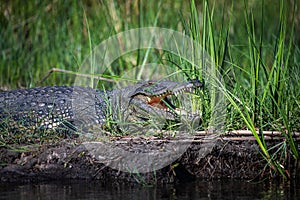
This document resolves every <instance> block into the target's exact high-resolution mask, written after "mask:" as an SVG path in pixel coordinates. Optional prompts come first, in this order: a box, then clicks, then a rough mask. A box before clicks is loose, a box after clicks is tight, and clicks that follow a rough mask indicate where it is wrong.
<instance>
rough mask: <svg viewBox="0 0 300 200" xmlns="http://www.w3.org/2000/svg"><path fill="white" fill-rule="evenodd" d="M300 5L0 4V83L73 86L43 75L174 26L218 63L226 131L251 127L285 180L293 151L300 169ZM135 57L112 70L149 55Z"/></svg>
mask: <svg viewBox="0 0 300 200" xmlns="http://www.w3.org/2000/svg"><path fill="white" fill-rule="evenodd" d="M298 6H299V5H298V4H297V1H287V2H286V1H283V0H281V1H278V2H277V1H276V3H274V1H271V0H265V1H258V0H249V1H225V0H224V1H192V0H191V1H180V0H175V1H142V0H128V1H120V0H115V1H96V0H89V1H56V0H53V1H21V0H16V1H6V2H2V3H1V4H0V24H1V29H0V38H1V40H0V50H1V55H0V56H1V59H0V87H1V89H3V90H8V89H15V88H23V87H25V88H27V87H34V86H39V85H72V83H73V81H74V75H72V74H68V73H61V72H56V73H52V74H51V75H50V76H49V77H47V78H46V79H45V80H43V77H44V76H45V75H46V74H47V72H48V71H49V70H50V69H51V68H59V69H64V70H69V71H73V72H76V71H77V70H78V68H79V66H80V65H81V64H82V62H83V60H84V58H85V57H86V56H88V55H89V53H90V52H91V50H92V49H93V48H94V47H95V46H97V45H98V44H99V43H100V42H101V41H103V40H105V39H107V38H108V37H109V36H111V35H114V34H116V33H119V32H122V31H125V30H129V29H132V28H139V27H148V26H158V27H164V28H169V29H173V30H177V31H179V32H182V33H185V34H187V35H189V36H190V37H192V38H193V39H194V40H195V41H197V42H199V43H200V44H201V45H202V46H203V47H204V48H205V50H206V51H207V52H208V53H209V55H210V56H211V57H212V58H213V59H214V61H215V63H216V66H217V70H218V71H219V72H220V73H221V75H222V77H223V79H224V81H225V88H226V89H223V92H224V94H225V96H226V98H227V100H228V107H227V122H226V128H227V130H236V129H249V130H251V131H252V133H253V134H254V136H255V137H256V139H257V141H258V143H259V145H260V147H261V149H262V152H263V156H264V157H265V158H266V159H268V160H270V163H271V164H272V165H273V166H275V169H277V170H278V172H280V173H281V174H282V175H284V176H286V175H287V174H286V173H285V172H284V169H283V168H281V166H282V165H281V162H284V160H285V156H286V152H287V151H291V152H292V155H293V157H294V159H295V160H297V161H298V162H299V163H300V158H299V152H298V148H297V144H296V141H295V140H294V139H293V138H292V135H293V133H294V132H297V131H298V132H299V131H300V100H299V99H300V90H299V88H300V79H299V77H300V66H299V61H300V51H299V42H300V40H299V39H300V38H299V36H298V35H297V34H295V33H297V32H298V31H299V24H300V23H299V21H300V12H299V10H298ZM133 55H135V59H134V60H131V61H129V62H127V63H125V61H124V62H123V61H120V62H119V63H115V65H114V66H115V68H116V72H119V73H123V71H124V70H126V69H128V68H129V67H130V66H135V65H140V64H141V63H142V62H143V56H145V51H141V52H138V53H133ZM165 58H170V57H168V56H166V57H165ZM170 59H172V58H170ZM162 60H164V59H157V62H158V63H162V62H163V61H162ZM127 61H128V60H127ZM169 64H170V63H169ZM42 80H43V81H42ZM41 81H42V82H41ZM256 130H259V132H260V134H257V133H256ZM264 130H276V131H280V132H281V133H282V134H283V136H284V137H285V140H284V141H283V142H282V144H281V145H280V146H277V147H274V148H276V149H277V150H276V151H275V152H276V154H273V155H270V154H269V149H268V148H267V147H266V144H265V142H264V140H263V137H262V134H263V131H264Z"/></svg>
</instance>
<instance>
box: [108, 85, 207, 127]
mask: <svg viewBox="0 0 300 200" xmlns="http://www.w3.org/2000/svg"><path fill="white" fill-rule="evenodd" d="M202 86H203V83H202V82H200V81H199V80H192V81H187V82H173V81H169V80H162V81H145V82H139V83H137V84H136V85H134V86H129V87H126V88H123V89H121V90H119V91H118V92H117V93H118V95H116V94H115V95H113V96H119V97H120V98H119V100H118V103H113V104H112V105H118V106H116V107H113V110H114V111H115V112H114V114H113V115H114V116H115V117H114V118H115V119H116V116H117V123H118V125H120V124H122V123H123V124H125V126H127V125H129V124H130V125H134V126H139V127H145V126H146V125H147V124H149V123H153V122H154V124H156V125H158V124H160V125H161V124H164V123H165V122H166V121H174V122H180V121H181V120H182V119H186V120H187V121H188V120H191V121H192V120H194V119H195V118H197V117H198V118H199V115H196V114H195V113H191V111H189V110H188V109H186V107H185V106H187V105H183V104H181V103H180V102H179V99H178V98H179V97H178V96H180V95H181V94H183V93H194V92H195V90H196V89H198V88H201V87H202ZM190 106H191V105H189V106H187V107H190ZM116 112H117V113H116ZM120 121H121V122H120Z"/></svg>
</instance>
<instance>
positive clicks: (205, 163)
mask: <svg viewBox="0 0 300 200" xmlns="http://www.w3.org/2000/svg"><path fill="white" fill-rule="evenodd" d="M177 139H178V138H177ZM299 139H300V138H299V135H297V134H295V140H297V141H298V140H299ZM173 140H174V139H173ZM178 141H181V142H182V143H183V142H189V145H188V147H187V149H186V151H185V152H184V153H183V154H182V155H181V156H180V157H179V158H178V159H176V160H175V161H174V162H173V163H170V164H169V165H167V166H165V167H164V168H162V169H159V170H156V171H155V172H147V173H134V171H129V172H123V171H121V170H116V169H112V168H111V167H109V166H107V164H106V165H105V164H103V162H101V161H100V160H99V159H97V156H95V154H92V153H91V151H90V150H89V149H88V148H87V146H86V145H82V144H81V143H80V142H79V141H78V140H72V139H63V140H61V141H59V142H55V143H52V142H44V143H43V144H39V145H27V146H22V147H20V146H19V145H15V146H14V145H11V146H10V147H7V146H6V147H0V160H1V166H0V177H1V178H0V179H1V182H35V181H45V180H64V179H76V180H77V179H87V180H100V181H103V182H112V183H114V182H119V183H124V182H125V183H140V184H156V183H172V182H177V181H179V182H188V181H192V180H195V179H197V178H201V179H223V178H229V179H246V180H261V179H264V178H274V177H276V176H277V175H278V174H276V173H275V171H274V170H273V169H272V165H270V164H268V163H267V161H266V160H265V159H264V158H263V156H262V152H261V151H260V148H259V146H258V144H257V142H256V141H255V139H254V138H253V136H252V135H250V134H248V133H247V131H239V132H231V133H228V134H226V135H224V136H220V137H218V138H216V139H215V140H214V142H213V143H212V142H211V141H208V140H207V138H206V137H205V136H204V135H203V134H201V133H199V134H196V135H195V136H194V137H193V140H188V141H187V140H183V139H181V140H177V142H176V144H177V145H178V144H180V143H178ZM265 141H266V144H267V146H268V147H269V148H271V147H272V150H271V151H270V152H273V153H274V154H273V155H275V156H277V155H278V156H282V162H281V164H282V165H283V166H282V167H284V168H283V169H284V170H285V173H286V174H288V176H289V177H287V178H293V177H295V176H296V174H297V163H296V162H295V160H294V159H293V157H292V155H291V154H290V153H289V151H288V150H287V151H285V152H286V155H284V156H283V155H280V154H279V153H280V152H278V151H279V150H280V149H279V148H278V147H279V146H280V145H281V144H282V142H284V138H283V137H282V136H280V135H279V134H278V133H275V132H273V133H272V132H266V134H265ZM171 142H172V139H170V138H161V137H152V138H146V137H135V138H129V137H119V138H111V140H110V144H113V145H115V148H116V147H118V148H122V149H124V150H126V151H132V152H137V151H138V150H142V151H144V150H145V149H151V151H155V150H156V149H157V150H161V147H162V146H164V145H166V144H170V143H171ZM164 148H165V147H164ZM205 148H207V150H204V149H205ZM299 148H300V147H299V144H298V149H299ZM103 151H104V150H103ZM106 155H108V154H106Z"/></svg>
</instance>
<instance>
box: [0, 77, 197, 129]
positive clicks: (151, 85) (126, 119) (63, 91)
mask: <svg viewBox="0 0 300 200" xmlns="http://www.w3.org/2000/svg"><path fill="white" fill-rule="evenodd" d="M202 86H203V82H200V81H199V80H190V81H186V82H180V83H179V82H173V81H169V80H161V81H141V82H138V83H136V84H135V85H131V86H127V87H123V88H116V89H113V90H107V91H103V90H99V89H93V88H89V87H81V86H46V87H36V88H29V89H18V90H12V91H4V92H0V127H1V128H2V129H6V130H9V131H12V132H13V131H27V130H30V131H37V130H68V131H69V130H75V131H78V130H80V131H82V132H84V131H90V130H94V129H93V128H95V127H96V128H97V129H105V128H107V127H110V126H111V127H117V129H118V130H121V131H124V130H131V131H132V129H130V128H128V127H132V126H134V127H138V128H143V127H145V125H146V124H149V121H151V120H153V119H154V121H155V122H156V123H158V122H162V123H165V122H166V121H176V122H178V121H180V120H181V119H183V118H185V119H188V120H190V121H192V120H194V119H195V118H198V117H199V116H198V115H197V114H193V113H189V112H188V111H185V109H183V108H179V107H176V106H178V105H176V106H175V105H174V103H172V99H171V98H172V97H174V96H177V95H179V94H182V93H194V91H195V89H199V88H201V87H202Z"/></svg>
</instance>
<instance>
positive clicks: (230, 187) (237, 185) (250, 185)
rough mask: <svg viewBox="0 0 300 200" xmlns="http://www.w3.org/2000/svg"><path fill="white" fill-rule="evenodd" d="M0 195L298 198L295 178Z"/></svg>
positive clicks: (64, 186) (32, 188) (4, 192)
mask: <svg viewBox="0 0 300 200" xmlns="http://www.w3.org/2000/svg"><path fill="white" fill-rule="evenodd" d="M0 199H12V200H13V199H20V200H22V199H41V200H42V199H55V200H56V199H72V200H73V199H108V200H109V199H142V200H150V199H151V200H152V199H300V184H299V180H298V181H297V180H294V181H289V182H286V183H281V184H279V183H275V182H266V181H265V182H264V183H262V182H254V181H251V182H248V181H236V180H223V181H221V180H219V181H203V180H202V181H201V180H197V181H194V182H189V183H181V184H166V185H162V186H142V185H134V186H132V185H131V186H130V185H125V184H124V185H122V184H121V185H112V184H103V183H100V182H96V181H63V182H58V181H55V182H42V183H36V184H33V183H30V184H11V183H10V184H7V183H6V184H4V183H0Z"/></svg>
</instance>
